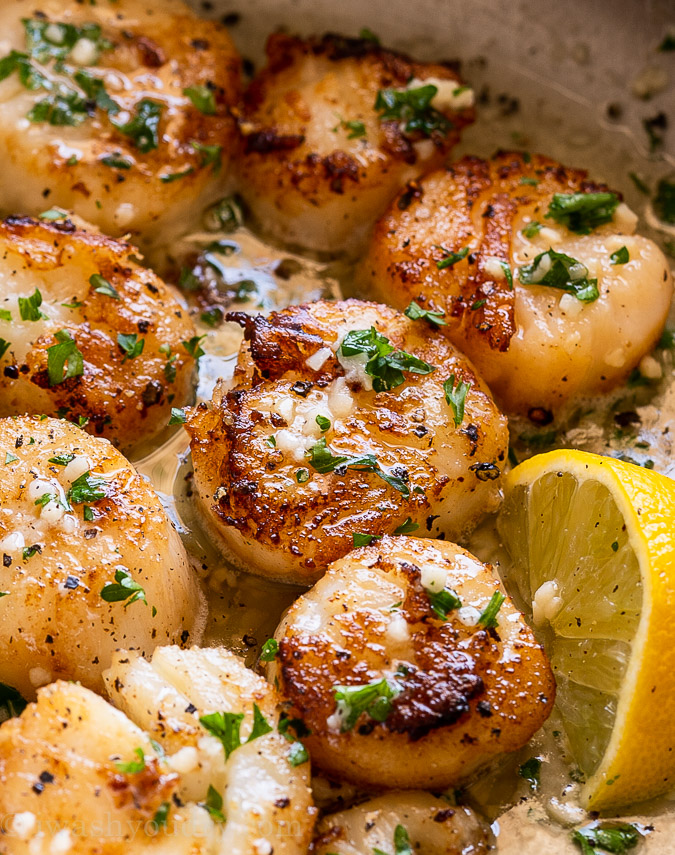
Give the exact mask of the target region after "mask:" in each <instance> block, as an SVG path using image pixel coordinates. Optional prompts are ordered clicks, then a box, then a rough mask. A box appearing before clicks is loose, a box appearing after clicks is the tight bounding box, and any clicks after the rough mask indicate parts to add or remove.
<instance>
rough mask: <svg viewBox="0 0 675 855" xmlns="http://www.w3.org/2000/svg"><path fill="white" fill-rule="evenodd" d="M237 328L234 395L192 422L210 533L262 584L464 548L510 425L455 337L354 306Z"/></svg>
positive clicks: (495, 492) (297, 312)
mask: <svg viewBox="0 0 675 855" xmlns="http://www.w3.org/2000/svg"><path fill="white" fill-rule="evenodd" d="M228 317H230V318H233V319H235V320H238V321H239V322H240V323H242V324H243V325H244V326H245V330H246V339H247V341H245V342H244V343H243V344H242V348H241V350H240V354H239V361H238V365H237V369H236V371H235V376H234V381H233V385H232V388H230V389H229V390H228V387H227V385H226V384H221V385H220V386H219V387H218V388H217V389H216V392H215V394H214V399H213V401H212V403H211V405H210V406H207V405H205V404H204V405H199V406H198V407H197V408H195V409H193V410H191V411H190V413H189V415H188V419H187V425H186V427H187V430H188V433H189V434H190V438H191V449H192V460H193V464H194V472H195V479H194V485H195V491H196V493H197V496H198V502H199V504H200V507H201V509H202V511H203V515H204V519H205V521H206V522H207V523H208V524H209V525H210V528H211V529H212V531H213V533H214V535H215V536H216V537H217V538H218V539H219V541H220V542H221V543H222V544H223V546H224V547H225V548H226V550H227V551H228V552H229V553H230V554H231V555H232V556H233V558H234V560H235V561H237V562H238V563H239V564H240V565H241V566H242V567H244V568H245V569H247V570H250V571H251V572H254V573H257V574H260V575H263V576H268V577H269V578H275V579H279V580H284V581H292V582H298V583H301V584H302V583H305V584H307V583H309V582H312V581H313V580H315V579H317V578H318V577H320V576H321V575H322V573H323V572H324V571H325V569H326V567H327V566H328V564H329V563H330V562H331V561H333V560H335V559H336V558H339V557H340V556H342V555H344V554H346V553H347V552H348V551H349V550H350V549H351V548H353V546H354V545H355V544H356V543H359V542H360V541H361V542H363V539H364V538H365V540H366V541H368V540H369V539H372V538H373V537H380V536H381V535H383V534H385V533H392V532H412V531H415V532H417V533H419V534H420V535H421V536H425V537H435V536H443V537H448V538H451V539H457V538H459V537H461V536H463V535H465V534H466V533H467V532H468V531H469V530H470V529H471V528H472V527H473V526H474V525H475V523H476V522H477V521H478V520H479V519H480V518H481V517H482V516H483V515H484V514H485V513H486V512H489V511H490V509H493V508H495V506H496V505H497V504H498V502H499V478H500V472H501V467H502V466H503V462H504V459H505V454H506V447H507V430H506V420H505V419H504V417H503V416H502V415H501V414H500V413H499V411H498V410H497V409H496V407H495V405H494V403H493V401H492V398H491V397H490V394H489V392H488V391H487V389H486V387H485V385H484V384H483V382H482V381H481V379H480V377H479V376H478V375H477V374H476V372H475V370H474V369H473V367H472V365H471V363H470V362H469V361H468V360H467V359H465V358H464V357H463V356H462V355H461V354H460V353H459V352H458V351H457V350H455V348H454V347H453V346H452V345H451V344H450V342H449V341H448V340H447V338H445V336H443V335H441V334H440V333H438V332H436V331H434V330H433V328H431V326H430V325H429V323H428V322H427V321H425V320H423V319H419V320H410V319H409V318H407V317H405V316H404V315H402V314H399V313H398V312H396V311H394V310H393V309H390V308H388V307H386V306H382V305H378V304H375V303H364V302H360V301H358V300H347V301H344V302H337V303H331V302H327V301H319V302H316V303H310V304H307V305H304V306H293V307H291V308H288V309H285V310H283V311H280V312H276V313H272V314H271V315H270V316H269V317H268V318H264V317H262V316H258V317H256V318H251V317H250V316H248V315H244V314H237V313H235V314H232V315H229V316H228Z"/></svg>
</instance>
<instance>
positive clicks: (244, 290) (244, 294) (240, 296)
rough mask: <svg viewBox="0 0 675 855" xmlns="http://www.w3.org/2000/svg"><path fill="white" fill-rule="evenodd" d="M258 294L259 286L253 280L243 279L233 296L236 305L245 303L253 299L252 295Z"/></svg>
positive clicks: (238, 283)
mask: <svg viewBox="0 0 675 855" xmlns="http://www.w3.org/2000/svg"><path fill="white" fill-rule="evenodd" d="M257 292H258V286H257V285H256V284H255V282H254V281H253V280H252V279H242V280H241V282H237V290H236V291H235V292H234V294H233V295H232V299H233V300H234V302H235V303H245V302H246V301H247V300H250V299H251V295H252V294H256V293H257Z"/></svg>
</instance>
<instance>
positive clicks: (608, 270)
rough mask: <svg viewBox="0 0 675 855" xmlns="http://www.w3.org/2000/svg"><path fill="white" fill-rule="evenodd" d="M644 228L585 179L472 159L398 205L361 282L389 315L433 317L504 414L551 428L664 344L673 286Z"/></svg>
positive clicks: (529, 159)
mask: <svg viewBox="0 0 675 855" xmlns="http://www.w3.org/2000/svg"><path fill="white" fill-rule="evenodd" d="M636 224H637V217H636V216H635V214H633V212H632V211H631V210H630V209H629V208H628V207H627V206H626V205H625V204H624V203H623V202H621V198H620V196H619V194H617V193H613V192H611V191H610V190H609V189H608V188H607V187H605V186H604V185H602V184H597V183H595V182H593V181H591V180H589V179H588V178H587V176H586V173H585V172H584V171H583V170H578V169H568V168H566V167H564V166H561V165H560V164H559V163H556V162H555V161H553V160H550V159H549V158H546V157H543V156H541V155H528V154H511V153H501V154H498V155H497V156H495V157H494V158H493V159H492V160H490V161H485V160H480V159H478V158H475V157H466V158H464V159H463V160H460V161H459V162H458V163H455V164H453V165H452V166H450V167H448V168H447V169H444V170H440V171H436V172H432V173H430V174H428V175H426V176H425V177H424V178H423V179H422V180H421V181H420V184H419V187H418V192H417V194H416V195H415V196H414V197H413V196H410V195H409V194H407V193H406V192H405V191H404V192H403V193H401V194H400V195H399V197H398V199H397V200H395V201H394V202H393V203H392V204H391V206H390V208H389V210H388V212H387V214H386V215H385V216H384V217H383V218H382V219H381V220H380V222H379V223H378V224H377V226H376V229H375V232H374V236H373V239H372V243H371V247H370V252H369V255H368V257H367V258H366V261H365V262H364V273H365V277H366V281H367V283H368V286H369V288H370V290H371V292H372V293H373V294H375V295H378V296H380V297H383V298H385V297H386V299H387V300H388V302H390V303H392V304H393V305H394V306H399V307H403V306H406V305H408V304H409V303H410V302H411V301H415V302H416V304H417V305H419V306H420V307H421V308H422V309H424V310H427V311H432V312H434V313H435V315H436V317H437V318H438V321H437V322H438V324H439V325H440V329H441V330H442V331H443V332H444V333H445V334H446V335H447V336H448V337H449V338H450V339H451V340H452V341H453V342H454V343H455V344H456V345H457V346H458V347H459V348H461V350H462V351H464V352H465V353H466V354H467V355H468V356H469V357H470V358H471V359H472V360H473V361H474V363H475V365H476V367H477V369H478V370H479V371H480V372H481V374H482V375H483V377H484V378H485V380H486V382H487V383H488V384H489V386H490V388H491V389H492V391H493V392H494V394H495V397H496V398H497V400H498V401H499V402H500V403H501V404H502V405H503V406H504V408H505V409H506V410H507V412H512V413H519V414H522V415H526V416H527V415H529V416H530V417H531V418H532V420H533V421H535V422H536V423H538V424H546V423H547V422H550V421H551V420H552V418H553V417H554V416H556V415H557V414H558V413H559V412H560V411H561V409H562V408H563V405H564V404H565V403H566V402H568V401H570V399H572V398H573V397H575V396H578V395H589V394H597V393H602V392H606V391H608V390H610V389H611V388H613V387H615V386H617V385H619V384H620V383H622V382H623V381H625V379H626V378H627V377H628V375H629V374H630V372H631V371H632V370H633V369H634V368H635V367H636V366H637V365H638V363H639V362H640V360H641V359H642V357H643V356H645V354H647V353H649V351H650V350H651V349H652V348H653V347H654V345H655V344H656V342H657V341H658V338H659V336H660V334H661V331H662V329H663V325H664V323H665V321H666V317H667V315H668V310H669V307H670V301H671V298H672V294H673V283H672V279H671V275H670V270H669V265H668V262H667V261H666V259H665V257H664V256H663V253H662V252H661V251H660V250H659V248H658V247H657V246H656V244H654V243H653V242H652V241H650V240H648V239H647V238H644V237H641V236H640V235H636V234H634V232H635V227H636Z"/></svg>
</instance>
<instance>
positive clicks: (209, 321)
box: [199, 306, 225, 327]
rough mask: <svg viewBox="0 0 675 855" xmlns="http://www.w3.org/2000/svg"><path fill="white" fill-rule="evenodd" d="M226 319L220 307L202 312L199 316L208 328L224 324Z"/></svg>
mask: <svg viewBox="0 0 675 855" xmlns="http://www.w3.org/2000/svg"><path fill="white" fill-rule="evenodd" d="M224 317H225V315H224V313H223V310H222V309H221V308H220V306H214V307H213V308H212V309H208V310H207V311H206V312H202V313H201V315H200V316H199V318H200V320H201V322H202V323H203V324H206V325H207V326H208V327H217V326H218V325H219V324H221V323H222V322H223V318H224Z"/></svg>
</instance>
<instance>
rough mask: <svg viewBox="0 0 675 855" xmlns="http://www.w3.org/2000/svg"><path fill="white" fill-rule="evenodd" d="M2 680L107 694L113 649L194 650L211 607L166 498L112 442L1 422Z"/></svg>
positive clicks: (22, 688)
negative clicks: (57, 682) (70, 684)
mask: <svg viewBox="0 0 675 855" xmlns="http://www.w3.org/2000/svg"><path fill="white" fill-rule="evenodd" d="M0 556H2V568H0V592H1V596H0V646H1V647H2V649H3V651H4V655H3V657H2V664H1V665H0V682H2V683H5V684H7V685H9V686H12V687H14V688H15V689H17V690H18V691H19V692H20V693H21V694H22V695H23V696H24V697H27V698H32V697H34V696H35V690H36V688H37V687H38V686H42V685H45V684H46V683H49V682H51V681H52V680H54V679H57V678H63V679H67V680H77V681H80V682H81V683H82V684H83V685H84V686H87V687H89V688H92V689H95V690H100V689H101V688H102V686H103V682H102V677H101V673H102V671H103V670H104V669H105V668H107V667H108V666H109V664H110V659H111V656H112V653H113V651H114V650H116V649H117V648H118V647H121V646H126V647H130V648H133V649H135V650H138V651H140V652H147V653H150V652H151V651H152V650H154V648H155V647H156V646H157V645H158V644H162V643H164V644H167V643H181V644H183V645H185V644H188V643H190V644H191V643H194V642H196V641H197V640H198V639H199V637H200V633H201V629H202V626H203V614H202V601H201V595H200V592H199V588H198V585H197V582H196V580H195V578H194V576H193V572H192V568H191V566H190V564H189V561H188V558H187V555H186V553H185V550H184V548H183V545H182V543H181V541H180V539H179V537H178V535H177V534H176V532H175V530H174V529H173V527H172V525H171V523H170V521H169V519H168V517H167V515H166V513H165V511H164V509H163V507H162V505H161V503H160V501H159V499H158V497H157V495H156V494H155V493H154V491H153V490H152V489H151V488H150V487H149V486H148V484H147V482H146V481H145V480H144V479H143V478H142V477H141V476H140V475H139V474H138V473H137V472H136V470H135V469H134V468H133V467H132V466H131V464H130V463H128V462H127V460H125V458H124V457H122V455H121V454H120V453H119V452H118V451H116V450H115V449H114V448H113V447H112V445H110V443H109V442H107V441H106V440H103V439H96V438H94V437H91V436H89V435H88V434H86V433H85V432H84V431H82V430H80V429H79V428H78V427H75V426H74V425H72V424H69V423H68V422H65V421H59V420H56V419H48V418H43V417H19V418H12V419H2V420H0Z"/></svg>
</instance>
